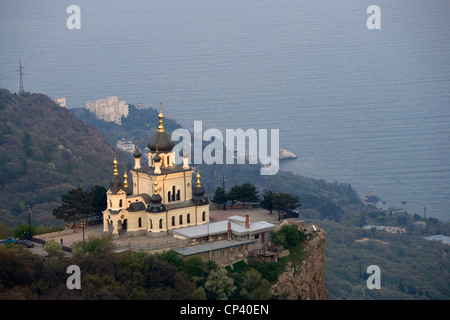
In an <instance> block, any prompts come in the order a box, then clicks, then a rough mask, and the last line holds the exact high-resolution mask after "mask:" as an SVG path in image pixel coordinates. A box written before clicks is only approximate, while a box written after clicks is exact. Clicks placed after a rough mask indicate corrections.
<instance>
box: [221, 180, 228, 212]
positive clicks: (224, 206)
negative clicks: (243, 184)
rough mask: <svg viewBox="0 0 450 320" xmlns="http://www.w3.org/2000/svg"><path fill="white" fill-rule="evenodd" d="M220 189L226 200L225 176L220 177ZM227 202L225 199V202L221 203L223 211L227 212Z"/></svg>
mask: <svg viewBox="0 0 450 320" xmlns="http://www.w3.org/2000/svg"><path fill="white" fill-rule="evenodd" d="M222 189H223V196H224V198H226V192H225V176H224V175H223V176H222ZM226 206H227V201H226V199H225V202H224V203H223V210H227V207H226Z"/></svg>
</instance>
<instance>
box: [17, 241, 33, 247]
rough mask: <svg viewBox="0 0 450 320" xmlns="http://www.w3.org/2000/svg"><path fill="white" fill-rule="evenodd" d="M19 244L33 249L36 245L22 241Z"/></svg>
mask: <svg viewBox="0 0 450 320" xmlns="http://www.w3.org/2000/svg"><path fill="white" fill-rule="evenodd" d="M19 244H21V245H23V246H24V247H25V248H33V247H34V243H33V242H32V241H30V240H20V241H19Z"/></svg>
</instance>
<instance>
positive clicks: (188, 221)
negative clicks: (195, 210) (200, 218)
mask: <svg viewBox="0 0 450 320" xmlns="http://www.w3.org/2000/svg"><path fill="white" fill-rule="evenodd" d="M186 220H187V221H186V222H187V223H191V214H190V213H188V214H187V217H186Z"/></svg>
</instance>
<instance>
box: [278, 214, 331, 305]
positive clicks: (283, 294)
mask: <svg viewBox="0 0 450 320" xmlns="http://www.w3.org/2000/svg"><path fill="white" fill-rule="evenodd" d="M289 223H290V224H295V225H298V228H299V230H300V231H302V232H303V233H304V234H305V235H307V237H308V238H307V239H308V240H307V241H306V243H305V246H304V251H305V253H306V257H305V259H304V260H303V262H302V263H301V265H298V266H295V265H293V264H292V263H290V264H288V265H287V267H286V271H285V272H284V273H282V274H281V275H280V276H279V277H278V281H277V282H276V283H275V284H274V285H272V288H271V289H272V293H273V294H274V295H276V296H279V297H280V298H282V299H287V300H327V299H328V292H327V290H326V288H325V254H326V248H327V234H326V232H325V230H323V229H322V228H320V227H318V226H315V225H314V226H313V225H311V224H307V223H305V222H303V221H295V222H289ZM314 228H315V230H314Z"/></svg>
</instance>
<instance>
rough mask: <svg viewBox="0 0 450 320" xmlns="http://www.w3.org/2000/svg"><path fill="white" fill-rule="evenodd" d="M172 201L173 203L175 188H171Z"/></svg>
mask: <svg viewBox="0 0 450 320" xmlns="http://www.w3.org/2000/svg"><path fill="white" fill-rule="evenodd" d="M172 201H175V186H173V187H172Z"/></svg>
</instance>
